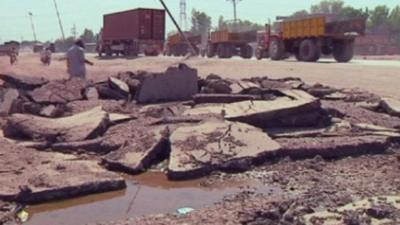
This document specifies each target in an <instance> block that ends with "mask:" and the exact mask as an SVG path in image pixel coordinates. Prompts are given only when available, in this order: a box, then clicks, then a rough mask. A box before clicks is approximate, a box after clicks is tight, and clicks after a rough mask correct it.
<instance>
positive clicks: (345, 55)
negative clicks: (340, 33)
mask: <svg viewBox="0 0 400 225" xmlns="http://www.w3.org/2000/svg"><path fill="white" fill-rule="evenodd" d="M353 55H354V44H353V41H347V40H343V41H337V42H335V43H334V44H333V57H334V58H335V60H336V61H337V62H339V63H347V62H349V61H350V60H351V59H352V58H353Z"/></svg>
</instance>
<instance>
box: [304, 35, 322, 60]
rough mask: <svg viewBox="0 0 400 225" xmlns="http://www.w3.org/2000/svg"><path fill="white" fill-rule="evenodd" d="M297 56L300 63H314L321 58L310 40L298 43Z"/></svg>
mask: <svg viewBox="0 0 400 225" xmlns="http://www.w3.org/2000/svg"><path fill="white" fill-rule="evenodd" d="M299 56H300V59H301V60H302V61H305V62H316V61H318V60H319V58H320V56H321V51H320V49H319V47H318V46H317V44H316V42H315V41H314V40H312V39H305V40H303V41H302V42H301V43H300V49H299Z"/></svg>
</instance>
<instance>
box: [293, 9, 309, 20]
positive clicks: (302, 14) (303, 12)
mask: <svg viewBox="0 0 400 225" xmlns="http://www.w3.org/2000/svg"><path fill="white" fill-rule="evenodd" d="M308 15H310V14H309V13H308V12H307V10H300V11H297V12H295V13H293V14H292V15H291V17H294V18H296V17H304V16H308Z"/></svg>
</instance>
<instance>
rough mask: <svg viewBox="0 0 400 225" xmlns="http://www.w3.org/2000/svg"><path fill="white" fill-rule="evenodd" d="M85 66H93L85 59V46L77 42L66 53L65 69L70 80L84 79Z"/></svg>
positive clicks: (81, 42)
mask: <svg viewBox="0 0 400 225" xmlns="http://www.w3.org/2000/svg"><path fill="white" fill-rule="evenodd" d="M85 64H89V65H91V66H93V65H94V64H93V63H92V62H90V61H89V60H87V59H85V44H84V43H83V41H82V40H77V41H75V44H74V45H73V46H72V47H71V48H70V49H69V50H68V52H67V68H68V73H69V75H70V78H80V79H86V66H85Z"/></svg>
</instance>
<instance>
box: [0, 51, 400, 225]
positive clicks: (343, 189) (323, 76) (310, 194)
mask: <svg viewBox="0 0 400 225" xmlns="http://www.w3.org/2000/svg"><path fill="white" fill-rule="evenodd" d="M61 57H62V56H61V55H59V54H57V55H55V56H54V62H53V64H52V65H51V66H50V67H45V66H42V65H41V64H40V62H39V58H38V56H37V55H33V54H22V55H21V56H20V58H19V62H18V64H17V65H15V66H10V65H8V61H7V60H8V59H7V58H5V57H1V58H0V73H7V74H8V73H15V74H19V75H29V76H36V77H46V78H48V79H60V78H66V77H67V74H66V72H65V70H66V66H65V60H62V59H61ZM88 57H89V59H90V60H92V61H93V62H94V63H95V66H94V67H88V76H89V79H93V80H103V79H106V78H107V77H108V76H110V75H115V74H117V73H118V72H120V71H127V70H128V71H136V70H147V71H152V72H160V71H164V70H165V69H166V68H167V67H169V66H171V65H176V64H178V63H181V62H185V63H186V64H188V65H189V66H190V67H193V68H196V69H198V71H199V74H200V75H201V76H203V77H205V76H207V75H209V74H210V73H214V74H218V75H221V76H223V77H225V78H233V79H242V78H250V77H256V76H257V77H261V76H268V77H271V78H282V77H289V76H291V77H300V78H301V79H302V80H304V81H305V82H307V83H309V84H312V83H322V84H324V85H329V86H333V87H337V88H360V89H362V90H366V91H369V92H371V93H374V94H377V95H380V96H389V97H394V98H398V99H399V98H400V92H399V91H398V84H399V83H400V73H399V71H400V61H398V60H396V59H395V60H376V59H373V60H363V59H356V60H354V61H353V62H352V63H348V64H338V63H334V62H333V61H331V60H323V61H321V62H319V63H299V62H295V61H293V60H288V61H284V62H271V61H269V60H264V61H256V60H242V59H238V58H234V59H231V60H219V59H203V58H190V59H183V58H173V57H171V58H167V57H157V58H155V57H148V58H137V59H123V58H115V59H103V60H99V59H97V58H96V57H95V56H94V55H89V56H88ZM323 103H324V104H323V105H324V106H329V107H328V108H334V109H335V110H332V109H331V111H332V112H337V114H338V115H339V114H340V111H341V109H342V108H344V109H343V111H344V112H345V113H343V116H338V117H343V119H347V120H349V121H350V122H354V123H374V124H375V125H382V126H385V127H389V128H391V129H392V130H393V129H394V130H395V131H396V132H398V131H399V130H398V129H399V126H398V121H397V119H399V118H397V117H381V116H382V115H380V116H379V120H378V119H376V118H375V116H377V114H378V112H376V113H372V112H370V111H368V110H367V109H361V107H360V109H358V110H355V109H353V108H352V107H355V106H354V105H351V107H350V106H348V105H347V103H346V104H345V103H343V105H336V104H328V103H329V102H323ZM96 104H97V102H96ZM109 104H110V106H109V107H110V108H114V110H117V109H116V108H117V107H113V105H114V104H117V103H116V102H114V101H113V102H109ZM68 106H69V108H70V111H71V112H77V111H80V110H83V109H84V108H85V107H89V106H90V105H89V104H88V103H87V102H85V101H82V102H74V103H73V104H69V105H68ZM349 107H350V109H348V108H349ZM143 108H144V109H146V110H144V109H143ZM143 108H141V109H140V110H139V109H131V112H133V111H135V112H136V111H139V112H141V113H142V114H146V115H147V114H153V113H154V114H164V111H158V110H155V109H154V110H153V109H151V108H148V106H144V107H143ZM162 108H164V107H162ZM118 110H119V109H118ZM169 110H170V111H174V110H171V109H170V108H169ZM365 111H366V112H365ZM172 114H174V113H172ZM153 117H156V116H153ZM358 117H361V118H358ZM382 118H384V119H382ZM386 118H388V119H386ZM147 119H148V118H147ZM361 119H365V120H366V121H363V120H361ZM148 122H151V121H148ZM116 128H118V127H117V126H116ZM126 129H128V130H129V131H132V130H134V129H131V128H130V127H129V126H127V127H126ZM343 129H345V128H343ZM111 131H112V130H111ZM121 131H122V132H123V133H124V134H126V135H129V132H128V131H127V132H125V130H124V129H121ZM117 135H118V136H119V137H121V136H123V135H122V134H119V133H117ZM111 136H112V135H111ZM369 137H370V136H364V138H366V139H368V138H369ZM309 139H313V138H309ZM315 139H318V137H317V138H315ZM331 139H332V140H334V139H335V138H334V137H333V138H325V140H328V141H326V142H324V143H325V144H326V143H327V147H330V146H335V147H337V145H338V144H337V143H336V142H334V141H331ZM386 139H387V140H389V139H390V142H389V141H385V143H386V142H387V143H390V144H388V145H390V147H388V148H385V151H381V152H379V154H364V153H362V154H361V155H360V154H359V155H357V156H353V157H342V158H340V157H338V158H335V159H324V158H323V157H322V156H320V155H316V156H315V157H313V158H308V159H298V160H294V159H290V158H289V157H287V156H286V157H280V156H279V157H276V158H274V159H271V160H269V161H267V162H264V163H262V164H260V165H258V164H257V167H250V170H248V171H247V172H242V173H237V174H226V173H222V172H213V173H212V174H211V175H209V176H207V177H206V178H205V180H204V181H202V185H203V186H205V187H207V186H209V187H212V186H213V185H215V184H216V183H219V182H225V183H236V182H237V183H241V182H242V181H255V182H257V183H261V184H262V185H263V186H265V187H268V190H269V191H268V192H262V193H258V192H257V191H256V190H253V189H252V187H251V186H250V185H249V186H248V187H247V188H241V192H240V193H236V194H234V195H227V196H225V197H224V198H223V200H221V201H219V202H217V203H215V204H213V205H209V204H208V205H207V206H205V207H199V208H196V209H195V210H194V211H193V212H191V213H188V214H178V213H170V214H159V215H147V214H146V216H144V217H141V218H135V217H133V218H131V219H129V217H128V216H127V217H124V218H127V219H122V220H121V221H116V222H109V221H103V222H100V223H97V224H96V223H93V224H96V225H133V224H182V225H183V224H199V225H200V224H202V225H204V224H210V225H214V224H226V225H228V224H239V225H270V224H271V225H272V224H274V225H275V224H278V225H279V224H281V225H289V224H295V225H303V224H312V225H325V224H343V225H366V224H386V225H395V224H400V178H399V172H400V147H399V145H398V144H399V143H400V140H399V139H400V138H399V136H398V135H397V136H393V137H391V138H389V137H387V138H386V137H385V140H386ZM307 140H308V139H307ZM341 140H345V141H347V140H348V139H347V138H344V139H341ZM347 142H348V143H347V144H351V143H350V141H347ZM124 144H129V143H128V142H126V143H124ZM385 145H386V144H385ZM1 155H2V154H0V156H1ZM314 155H315V154H314ZM347 156H348V155H347ZM0 161H1V160H0ZM160 164H161V165H163V162H161V163H160ZM157 166H158V165H157ZM0 173H1V171H0ZM249 184H250V182H249ZM388 196H390V197H391V198H395V199H399V200H396V201H395V203H393V202H392V203H393V204H389V201H388V200H387V198H389V197H388ZM373 197H377V198H378V199H379V202H378V203H376V202H374V200H372V199H371V198H373ZM135 198H136V197H135ZM183 198H184V197H183ZM364 199H368V202H370V205H368V206H364V208H359V209H352V210H344V211H341V210H339V208H340V207H345V206H347V205H349V204H350V205H351V204H353V203H354V202H358V201H360V200H364ZM149 201H150V200H149ZM151 201H152V202H151V204H154V205H156V204H162V201H160V200H153V199H151ZM1 206H2V203H1V202H0V212H1V211H2V210H1V209H2V207H1ZM353 206H355V204H354V205H353ZM346 209H347V208H346ZM3 211H5V210H3ZM325 211H326V212H327V213H336V214H335V216H334V218H335V222H334V223H329V221H328V219H327V217H326V216H324V217H322V219H321V218H320V217H318V216H315V215H314V216H313V213H316V212H318V213H321V212H323V213H324V212H325ZM306 215H310V216H309V217H310V218H311V220H310V221H307V219H306V217H305V216H306ZM48 220H50V219H48ZM46 222H47V221H46ZM49 222H51V221H49ZM330 222H331V221H330ZM378 222H379V223H378ZM0 224H2V223H1V221H0ZM77 224H79V221H77ZM41 225H46V224H41Z"/></svg>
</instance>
